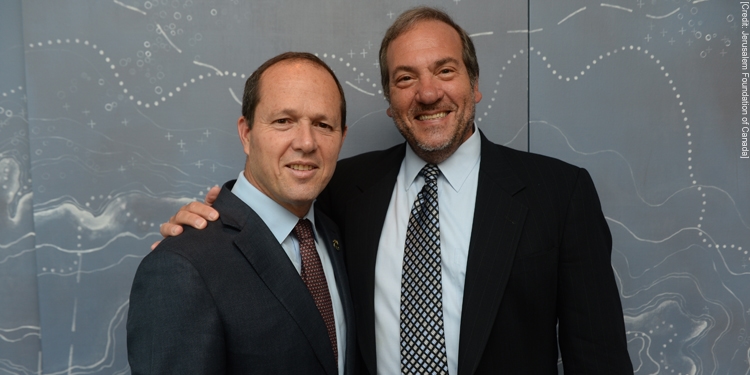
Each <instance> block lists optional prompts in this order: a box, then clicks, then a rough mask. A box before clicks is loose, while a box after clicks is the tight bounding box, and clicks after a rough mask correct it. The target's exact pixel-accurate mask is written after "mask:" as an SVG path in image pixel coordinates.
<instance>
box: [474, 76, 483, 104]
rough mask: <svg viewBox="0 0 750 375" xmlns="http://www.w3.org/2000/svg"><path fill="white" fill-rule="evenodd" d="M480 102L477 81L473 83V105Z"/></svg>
mask: <svg viewBox="0 0 750 375" xmlns="http://www.w3.org/2000/svg"><path fill="white" fill-rule="evenodd" d="M481 100H482V93H481V92H480V91H479V79H477V80H476V81H474V103H479V101H481Z"/></svg>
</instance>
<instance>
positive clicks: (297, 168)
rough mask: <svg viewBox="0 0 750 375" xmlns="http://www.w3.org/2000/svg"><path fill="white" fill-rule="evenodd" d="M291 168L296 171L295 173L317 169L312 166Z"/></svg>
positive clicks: (297, 165)
mask: <svg viewBox="0 0 750 375" xmlns="http://www.w3.org/2000/svg"><path fill="white" fill-rule="evenodd" d="M289 168H291V169H294V170H295V171H311V170H313V169H314V168H315V167H313V166H312V165H302V164H292V165H290V166H289Z"/></svg>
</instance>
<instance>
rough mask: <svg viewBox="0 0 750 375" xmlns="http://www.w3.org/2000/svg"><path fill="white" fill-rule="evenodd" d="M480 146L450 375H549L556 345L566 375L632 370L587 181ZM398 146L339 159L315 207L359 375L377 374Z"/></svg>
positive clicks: (583, 175)
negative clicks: (343, 281)
mask: <svg viewBox="0 0 750 375" xmlns="http://www.w3.org/2000/svg"><path fill="white" fill-rule="evenodd" d="M481 142H482V146H481V162H480V169H479V185H478V188H477V197H476V209H475V212H474V221H473V227H472V233H471V243H470V244H469V256H468V264H467V269H466V284H465V286H464V300H463V310H462V315H461V328H460V329H461V331H460V338H459V354H458V373H459V375H463V374H524V375H527V374H534V375H539V374H557V360H558V342H559V349H560V352H561V353H562V360H563V366H564V370H565V374H566V375H569V374H608V375H611V374H633V368H632V364H631V362H630V358H629V356H628V352H627V342H626V336H625V326H624V323H623V312H622V306H621V303H620V296H619V293H618V290H617V285H616V283H615V279H614V275H613V271H612V267H611V249H612V238H611V235H610V232H609V227H608V226H607V223H606V221H605V219H604V216H603V214H602V211H601V207H600V204H599V198H598V196H597V194H596V190H595V188H594V184H593V182H592V181H591V177H590V176H589V174H588V173H587V172H586V170H584V169H581V168H578V167H575V166H572V165H569V164H567V163H564V162H562V161H559V160H556V159H552V158H549V157H545V156H541V155H535V154H531V153H527V152H520V151H516V150H512V149H509V148H507V147H503V146H500V145H496V144H493V143H491V142H489V141H488V140H487V139H486V138H485V137H484V135H482V140H481ZM406 147H407V146H406V145H405V144H401V145H398V146H396V147H393V148H390V149H388V150H384V151H377V152H371V153H366V154H362V155H359V156H355V157H353V158H350V159H345V160H342V161H340V162H339V163H338V166H337V169H336V173H335V174H334V177H333V179H332V180H331V182H330V183H329V185H328V187H327V188H326V190H325V191H324V192H323V193H322V194H321V196H320V197H318V201H317V203H316V206H318V207H319V208H321V209H323V210H325V212H326V213H327V214H328V215H329V216H330V217H331V218H332V219H333V220H334V221H335V222H336V223H338V224H339V227H340V228H341V232H342V233H343V234H344V243H345V244H346V247H347V254H346V263H347V271H348V273H349V282H350V285H351V291H352V296H353V299H354V308H355V311H356V316H357V335H358V343H359V346H358V352H359V356H360V357H361V362H359V363H360V364H363V368H362V369H361V371H362V372H363V373H370V374H375V373H376V369H377V366H376V356H375V323H374V321H375V315H374V290H375V260H376V256H377V250H378V242H379V239H380V233H381V231H382V228H383V222H384V220H385V216H386V211H387V210H388V205H389V203H390V200H391V195H392V193H393V188H394V185H395V183H396V177H397V175H398V171H399V168H400V166H401V162H402V160H403V158H404V153H405V150H406ZM440 214H441V215H446V214H449V213H446V212H441V213H440ZM558 324H559V325H558ZM558 333H559V335H558Z"/></svg>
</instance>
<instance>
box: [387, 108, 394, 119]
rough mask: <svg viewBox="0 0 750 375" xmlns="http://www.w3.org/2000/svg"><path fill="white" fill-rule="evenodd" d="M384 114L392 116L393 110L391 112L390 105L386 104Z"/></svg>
mask: <svg viewBox="0 0 750 375" xmlns="http://www.w3.org/2000/svg"><path fill="white" fill-rule="evenodd" d="M385 114H386V115H388V117H391V118H393V112H391V107H390V106H388V109H386V110H385Z"/></svg>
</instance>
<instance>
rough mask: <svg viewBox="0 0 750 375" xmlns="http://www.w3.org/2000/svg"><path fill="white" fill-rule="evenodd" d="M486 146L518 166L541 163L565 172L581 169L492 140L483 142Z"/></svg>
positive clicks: (550, 157)
mask: <svg viewBox="0 0 750 375" xmlns="http://www.w3.org/2000/svg"><path fill="white" fill-rule="evenodd" d="M485 146H487V147H489V148H490V149H491V150H490V152H489V154H490V155H500V156H501V157H503V158H505V159H507V160H508V161H509V162H511V163H512V164H513V165H515V166H517V167H523V166H528V165H539V166H543V167H547V168H553V169H556V170H562V171H563V172H572V171H574V170H577V169H579V167H577V166H575V165H573V164H570V163H568V162H566V161H563V160H560V159H557V158H555V157H552V156H547V155H542V154H537V153H534V152H531V151H521V150H516V149H513V148H510V147H507V146H503V145H500V144H497V143H493V142H491V141H487V142H485V143H483V144H482V147H485Z"/></svg>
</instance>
